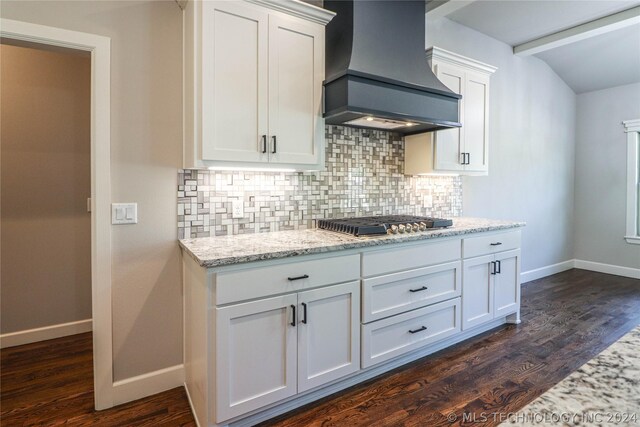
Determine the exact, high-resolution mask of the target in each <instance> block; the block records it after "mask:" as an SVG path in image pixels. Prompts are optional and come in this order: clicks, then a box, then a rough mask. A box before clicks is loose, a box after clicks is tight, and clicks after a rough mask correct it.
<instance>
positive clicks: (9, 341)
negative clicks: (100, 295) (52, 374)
mask: <svg viewBox="0 0 640 427" xmlns="http://www.w3.org/2000/svg"><path fill="white" fill-rule="evenodd" d="M92 327H93V322H92V320H91V319H85V320H78V321H76V322H69V323H60V324H58V325H51V326H44V327H42V328H35V329H27V330H26V331H18V332H11V333H9V334H2V335H0V348H8V347H15V346H17V345H23V344H31V343H33V342H38V341H46V340H52V339H54V338H60V337H66V336H68V335H75V334H82V333H84V332H91V329H92Z"/></svg>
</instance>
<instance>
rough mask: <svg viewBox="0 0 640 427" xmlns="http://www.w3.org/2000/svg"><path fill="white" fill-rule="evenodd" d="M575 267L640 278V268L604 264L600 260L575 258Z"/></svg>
mask: <svg viewBox="0 0 640 427" xmlns="http://www.w3.org/2000/svg"><path fill="white" fill-rule="evenodd" d="M575 268H579V269H581V270H590V271H597V272H599V273H607V274H615V275H616V276H624V277H630V278H632V279H640V268H630V267H621V266H619V265H611V264H603V263H600V262H593V261H583V260H581V259H576V260H575Z"/></svg>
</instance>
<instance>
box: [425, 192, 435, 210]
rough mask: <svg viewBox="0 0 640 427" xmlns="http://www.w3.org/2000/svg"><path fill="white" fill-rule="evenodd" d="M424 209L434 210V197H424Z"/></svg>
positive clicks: (429, 195) (428, 195)
mask: <svg viewBox="0 0 640 427" xmlns="http://www.w3.org/2000/svg"><path fill="white" fill-rule="evenodd" d="M424 207H425V208H432V207H433V196H432V195H431V194H427V195H426V196H424Z"/></svg>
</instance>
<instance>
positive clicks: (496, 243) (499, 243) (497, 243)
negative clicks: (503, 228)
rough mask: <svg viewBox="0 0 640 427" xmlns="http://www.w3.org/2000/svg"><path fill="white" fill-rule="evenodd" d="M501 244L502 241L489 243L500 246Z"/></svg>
mask: <svg viewBox="0 0 640 427" xmlns="http://www.w3.org/2000/svg"><path fill="white" fill-rule="evenodd" d="M501 244H502V242H495V243H491V246H500V245H501Z"/></svg>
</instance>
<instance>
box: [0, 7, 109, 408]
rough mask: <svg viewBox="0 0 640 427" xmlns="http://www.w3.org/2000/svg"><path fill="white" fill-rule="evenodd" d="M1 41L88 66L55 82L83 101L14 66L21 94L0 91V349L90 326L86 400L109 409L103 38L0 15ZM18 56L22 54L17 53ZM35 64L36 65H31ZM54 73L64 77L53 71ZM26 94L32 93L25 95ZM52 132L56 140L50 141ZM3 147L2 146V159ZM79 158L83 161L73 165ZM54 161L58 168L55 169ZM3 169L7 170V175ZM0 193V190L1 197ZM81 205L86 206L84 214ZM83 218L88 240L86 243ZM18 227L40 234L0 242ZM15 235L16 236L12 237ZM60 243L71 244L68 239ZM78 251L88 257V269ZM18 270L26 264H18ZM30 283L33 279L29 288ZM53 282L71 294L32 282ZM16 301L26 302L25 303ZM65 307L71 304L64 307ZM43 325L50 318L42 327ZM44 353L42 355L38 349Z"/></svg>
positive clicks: (106, 46)
mask: <svg viewBox="0 0 640 427" xmlns="http://www.w3.org/2000/svg"><path fill="white" fill-rule="evenodd" d="M0 45H1V46H0V48H2V50H3V53H4V50H5V48H6V49H7V52H8V51H9V50H8V49H11V50H12V52H14V53H15V52H18V50H15V49H31V51H27V52H30V53H31V54H32V56H33V54H34V53H35V52H34V50H35V51H39V52H38V53H44V54H46V55H48V56H50V57H52V56H55V57H56V58H58V60H60V61H62V59H60V58H61V57H60V56H56V55H62V56H65V58H66V60H67V61H71V62H74V61H75V62H76V63H82V64H83V65H82V67H83V70H87V69H88V72H85V73H84V74H83V75H82V76H69V75H64V76H58V77H60V79H62V80H63V81H65V78H66V82H67V83H66V84H67V85H71V81H72V80H77V81H75V83H77V84H78V85H79V86H80V87H82V93H83V94H84V95H88V103H87V97H84V96H83V97H82V100H81V101H80V100H73V99H74V98H73V97H72V96H71V95H70V93H72V92H73V91H70V90H65V89H64V88H65V87H66V86H64V84H63V85H62V86H60V87H56V86H55V85H53V86H49V87H48V89H47V86H46V85H42V82H41V83H37V82H36V81H35V80H33V79H32V80H28V78H29V77H32V76H30V75H21V73H22V71H21V72H20V73H15V72H14V77H13V78H12V79H15V80H16V81H18V80H20V79H22V82H23V83H24V82H25V81H27V84H25V85H24V86H25V88H23V89H24V90H25V93H22V94H17V95H16V93H11V92H12V90H10V89H8V90H7V91H6V92H5V88H4V87H3V88H2V93H1V97H2V99H1V100H0V101H2V106H1V107H2V109H1V111H0V114H1V115H2V117H1V119H2V123H1V124H0V125H1V127H2V130H1V131H0V132H1V133H2V150H0V151H1V152H0V163H1V165H2V169H3V170H2V173H1V175H2V177H1V178H2V180H1V181H0V184H5V182H4V181H5V179H6V181H7V182H6V183H8V184H11V185H12V186H13V187H12V188H11V189H8V190H5V188H4V187H5V185H2V187H3V188H2V205H1V206H0V209H1V210H2V215H0V216H2V217H3V218H2V228H3V229H1V230H0V238H2V240H3V242H2V248H1V249H2V252H1V253H0V262H1V264H2V266H1V267H2V276H3V277H2V281H3V283H1V284H0V287H1V288H2V290H1V291H0V292H4V290H5V288H6V289H8V292H9V293H10V294H11V292H13V294H11V296H10V297H7V299H8V303H10V304H11V303H15V304H16V306H17V307H13V308H7V311H6V312H5V304H4V303H5V297H4V295H0V297H2V300H3V301H2V304H3V307H2V312H3V313H2V319H1V320H2V323H3V325H2V334H0V347H7V349H8V350H10V349H11V348H17V347H15V345H16V344H21V343H24V342H29V341H36V342H35V343H34V344H28V345H37V344H38V342H42V341H41V340H46V339H48V338H52V337H53V336H55V335H56V334H58V335H59V336H63V335H64V336H66V337H63V338H57V339H58V340H64V339H67V338H68V337H69V336H70V335H72V334H75V333H77V332H82V331H84V330H91V331H92V332H89V333H85V340H84V343H85V346H87V345H88V346H89V348H88V349H87V352H88V354H89V357H90V359H91V354H92V363H90V364H89V365H91V364H92V369H90V371H92V373H93V375H92V378H89V380H88V382H89V384H90V385H91V384H93V392H94V393H93V397H92V399H90V400H92V401H93V402H92V403H93V404H94V407H95V409H97V410H100V409H106V408H110V407H112V406H113V405H114V397H113V394H114V390H113V389H114V387H113V366H112V364H113V354H112V351H113V343H112V322H111V319H112V313H111V242H110V240H111V229H110V227H111V225H110V214H111V212H110V193H111V184H110V163H111V162H110V145H111V144H110V138H111V135H110V79H111V77H110V74H111V72H110V56H111V54H110V51H111V41H110V39H109V38H108V37H104V36H98V35H94V34H89V33H82V32H77V31H70V30H65V29H60V28H54V27H48V26H43V25H37V24H32V23H27V22H21V21H14V20H10V19H4V18H2V19H0ZM20 52H25V51H22V50H21V51H20ZM3 56H5V55H4V54H3ZM4 59H5V58H3V64H2V65H3V66H2V68H3V70H2V71H3V73H2V75H1V76H0V77H1V78H2V80H3V82H2V83H3V86H5V83H6V82H7V81H5V80H6V77H10V74H8V75H5V73H4V71H5V68H6V66H8V65H11V64H9V63H7V64H5V63H4ZM33 59H34V58H33V57H31V58H30V60H33ZM23 61H26V59H24V58H23ZM76 65H77V64H76ZM39 67H40V68H43V69H38V68H39ZM27 68H28V71H24V73H26V74H33V75H35V74H37V73H44V74H45V75H46V73H53V71H55V70H56V68H55V67H54V66H51V65H49V66H42V65H41V64H40V65H38V64H37V63H31V66H30V67H27ZM12 72H13V71H12ZM57 72H58V74H65V73H62V72H61V71H60V70H57ZM54 74H55V73H54ZM87 74H88V75H87ZM63 77H64V78H63ZM8 81H11V79H9V80H8ZM14 83H15V82H14ZM87 86H88V87H87ZM66 88H67V89H68V87H66ZM34 93H35V94H37V96H34ZM9 96H15V99H14V100H13V102H12V103H10V104H9V103H7V102H5V100H10V99H9V98H8V97H9ZM5 97H7V98H5ZM5 104H6V105H5ZM46 104H51V105H53V108H52V109H50V110H48V111H47V110H46V109H43V107H44V105H46ZM15 111H21V112H22V114H24V115H25V116H26V118H22V117H21V116H20V117H19V116H17V115H15V116H12V114H14V113H15ZM29 114H31V117H29ZM82 119H83V120H84V121H83V125H82V126H84V127H82V126H80V127H73V126H70V123H68V122H71V123H75V122H77V121H78V120H82ZM45 123H49V124H52V125H53V126H54V130H52V131H50V132H49V131H43V130H41V129H39V128H38V127H39V126H41V125H43V124H45ZM58 128H60V129H62V131H61V132H60V133H59V134H58V133H56V132H57V130H58ZM87 129H88V135H87ZM17 130H23V131H25V132H26V134H27V135H29V137H28V138H26V137H25V138H23V139H22V140H21V141H19V142H20V144H18V143H16V142H14V141H15V140H16V138H14V137H12V138H10V139H9V138H7V141H8V142H6V143H5V135H6V133H7V132H17ZM9 135H10V134H9ZM36 137H38V138H36ZM76 138H78V140H84V144H85V145H84V147H82V148H81V149H80V143H78V145H74V144H70V140H73V141H75V140H76ZM17 139H20V138H17ZM36 139H44V140H45V141H48V142H47V143H46V144H43V145H42V147H40V148H37V149H36V148H35V147H36V146H37V144H36V142H34V141H35V140H36ZM54 139H55V140H56V141H53V140H54ZM25 141H26V142H25ZM51 141H53V142H51ZM5 144H9V145H6V147H7V149H6V150H5ZM65 144H66V145H65ZM69 144H70V145H69ZM5 151H6V152H7V153H9V154H7V156H6V157H5ZM87 158H88V181H89V187H88V189H89V192H88V194H85V193H86V192H87V181H86V178H87V164H86V160H87ZM79 159H82V160H83V162H79V161H78V160H79ZM60 165H63V166H65V167H61V168H60V169H55V168H56V167H59V166H60ZM5 168H6V169H5ZM5 171H6V172H9V171H11V172H12V173H11V174H10V175H8V173H5ZM59 175H62V176H59ZM70 175H72V176H74V177H76V178H77V177H79V176H82V177H83V179H81V180H78V181H74V182H75V183H73V184H72V183H71V181H65V179H66V178H69V176H70ZM5 177H6V178H5ZM29 180H32V181H34V182H35V184H36V185H35V186H34V187H30V189H29V190H28V189H27V187H28V185H27V182H29ZM5 191H7V193H6V194H5ZM5 195H6V196H7V197H9V196H11V197H14V196H15V199H11V203H8V202H5ZM80 195H82V196H80ZM88 198H89V199H88ZM7 200H9V199H7ZM69 200H71V202H70V203H65V201H67V202H68V201H69ZM47 201H50V202H52V203H50V204H48V205H47V204H46V203H45V202H47ZM5 203H6V205H5ZM52 205H53V206H56V207H61V206H62V207H64V209H61V210H56V209H54V207H53V206H52ZM89 210H90V212H87V211H89ZM5 213H6V215H5ZM5 216H6V218H7V219H8V220H13V222H14V223H20V222H21V223H22V225H23V227H16V228H17V231H16V230H13V231H11V232H10V233H8V234H9V235H5V229H4V228H5V227H6V229H7V230H9V229H10V228H11V227H13V226H14V225H15V224H10V225H7V224H8V223H7V224H5V221H4V219H5ZM80 216H81V217H82V218H81V219H82V221H80V222H78V223H76V227H77V228H74V227H70V226H68V224H66V222H65V221H71V218H73V217H80ZM87 217H88V223H89V232H88V234H89V245H88V247H87V245H86V237H87V236H86V235H87V229H86V224H87ZM50 220H51V221H50ZM27 222H29V224H28V226H26V225H25V224H26V223H27ZM61 229H62V230H66V233H60V231H61ZM52 230H53V232H52V233H50V234H47V238H45V237H43V236H44V233H46V232H48V231H52ZM79 230H81V231H79ZM27 231H29V233H31V232H32V231H35V233H34V234H36V235H38V233H40V235H38V236H37V237H36V238H34V237H30V238H27V237H24V238H23V239H18V241H17V242H15V243H14V244H13V245H10V244H5V241H4V240H5V237H11V238H13V239H15V238H16V236H18V237H20V236H26V235H27V234H28V233H27ZM20 232H22V233H24V234H22V235H21V234H20ZM56 233H58V234H56ZM80 242H83V243H80ZM69 243H74V244H72V245H69ZM65 245H67V246H65ZM25 248H26V249H25ZM79 248H82V250H80V249H79ZM87 253H88V256H87ZM18 255H20V256H18ZM87 257H88V258H89V260H90V262H89V265H88V266H87V263H86V260H87ZM45 258H47V259H45ZM9 262H11V263H12V265H11V267H8V270H9V271H7V272H5V270H4V269H5V264H8V263H9ZM47 263H49V264H47ZM15 264H19V265H18V266H19V267H22V268H21V269H20V268H19V269H14V268H13V267H14V266H15ZM62 264H66V267H67V268H69V269H70V270H71V271H73V272H74V274H69V273H68V272H67V275H66V276H65V275H64V274H60V273H59V272H54V270H55V269H56V268H58V267H59V266H60V265H62ZM42 265H44V266H46V267H49V269H48V270H47V269H46V268H45V269H44V270H45V271H44V273H46V274H43V272H42V270H41V271H39V272H35V271H34V270H36V269H37V268H39V267H40V266H42ZM79 266H80V267H79ZM12 269H13V271H12ZM27 269H28V271H25V270H27ZM56 271H57V270H56ZM87 271H88V272H89V276H90V278H89V290H88V291H87V288H86V284H85V285H84V286H85V288H82V289H81V290H79V288H78V287H77V286H74V285H78V284H79V283H84V282H86V280H87V277H86V276H87ZM5 273H6V274H5ZM7 274H8V275H7ZM5 277H6V278H5ZM16 277H18V280H17V281H18V282H23V283H24V282H29V283H27V284H26V285H25V286H24V287H25V288H27V289H29V290H31V291H32V293H31V294H28V293H27V295H26V296H25V295H22V294H20V292H22V291H23V290H16V289H15V288H16V286H15V284H8V282H9V281H10V280H14V278H16ZM61 278H62V279H61ZM34 281H36V282H38V283H36V285H35V286H30V285H31V284H32V283H33V282H34ZM58 281H63V282H68V283H71V286H70V288H71V289H72V291H70V292H68V291H69V288H67V290H66V291H64V292H63V291H56V292H52V291H51V289H50V288H47V287H46V286H44V287H43V286H42V283H40V282H45V283H49V284H51V283H57V282H58ZM53 286H57V285H50V287H53ZM65 292H66V293H65ZM87 292H88V293H87ZM25 300H27V302H26V303H25V302H24V301H25ZM72 300H74V301H72ZM54 301H55V302H60V301H62V306H58V307H56V308H54V309H53V310H51V305H47V304H48V303H51V302H54ZM87 301H89V307H87V304H86V302H87ZM72 302H73V304H72ZM53 305H55V304H53ZM7 307H8V305H7ZM69 307H74V308H73V309H71V310H69ZM16 308H17V309H16ZM56 310H58V312H56ZM63 312H64V313H63ZM69 312H71V314H73V315H74V316H75V317H71V318H69V317H64V316H63V314H64V315H66V316H70V314H69ZM16 313H17V314H16ZM9 316H15V317H11V320H6V323H5V319H9ZM87 316H88V317H87ZM25 319H28V320H25ZM30 322H31V323H30ZM53 322H57V323H53ZM60 322H62V323H60ZM47 323H50V324H48V325H47ZM45 325H46V326H45ZM23 328H30V329H23ZM5 331H6V332H5ZM9 331H11V332H9ZM87 334H88V335H87ZM87 338H88V339H87ZM21 341H22V342H21ZM63 347H64V345H63ZM43 351H44V352H45V353H46V350H43ZM3 353H4V351H3ZM3 357H4V354H3ZM89 368H91V366H89ZM5 385H6V383H3V396H4V391H5V390H4V386H5ZM3 409H4V407H3Z"/></svg>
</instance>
